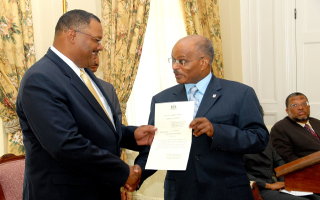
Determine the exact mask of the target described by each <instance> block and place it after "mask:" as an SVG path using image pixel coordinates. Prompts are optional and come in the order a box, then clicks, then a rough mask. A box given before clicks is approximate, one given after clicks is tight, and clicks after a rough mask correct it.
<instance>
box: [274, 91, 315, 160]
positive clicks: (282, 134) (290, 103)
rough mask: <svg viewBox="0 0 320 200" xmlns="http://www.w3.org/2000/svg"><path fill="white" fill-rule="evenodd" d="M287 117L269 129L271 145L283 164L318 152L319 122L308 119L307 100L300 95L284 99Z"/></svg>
mask: <svg viewBox="0 0 320 200" xmlns="http://www.w3.org/2000/svg"><path fill="white" fill-rule="evenodd" d="M286 112H287V113H288V116H287V117H285V118H284V119H282V120H280V121H279V122H277V123H276V124H275V125H274V126H273V127H272V129H271V133H270V135H271V141H272V145H273V147H274V148H275V150H276V151H277V153H278V154H279V155H280V156H281V157H282V159H283V160H284V161H285V162H291V161H293V160H296V159H298V158H301V157H304V156H306V155H309V154H311V153H314V152H317V151H320V120H318V119H315V118H312V117H310V105H309V102H308V98H307V97H306V96H305V95H304V94H302V93H300V92H295V93H292V94H290V95H289V96H288V97H287V99H286Z"/></svg>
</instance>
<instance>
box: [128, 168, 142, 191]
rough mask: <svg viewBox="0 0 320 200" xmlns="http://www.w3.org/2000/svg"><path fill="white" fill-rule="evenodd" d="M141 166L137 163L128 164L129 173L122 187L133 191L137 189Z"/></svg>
mask: <svg viewBox="0 0 320 200" xmlns="http://www.w3.org/2000/svg"><path fill="white" fill-rule="evenodd" d="M141 173H142V170H141V167H140V166H139V165H134V166H130V174H129V177H128V179H127V182H126V184H125V185H124V189H125V190H126V191H129V192H133V191H134V190H136V189H137V187H138V185H139V183H140V178H141Z"/></svg>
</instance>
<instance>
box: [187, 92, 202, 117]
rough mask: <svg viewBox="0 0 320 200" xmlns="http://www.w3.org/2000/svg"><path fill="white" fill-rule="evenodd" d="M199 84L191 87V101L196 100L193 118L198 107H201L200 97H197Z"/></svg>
mask: <svg viewBox="0 0 320 200" xmlns="http://www.w3.org/2000/svg"><path fill="white" fill-rule="evenodd" d="M198 91H199V90H198V88H197V86H193V87H192V88H190V99H189V100H190V101H194V111H193V118H194V117H195V116H196V114H197V111H198V108H199V104H200V102H199V98H197V96H196V94H197V92H198Z"/></svg>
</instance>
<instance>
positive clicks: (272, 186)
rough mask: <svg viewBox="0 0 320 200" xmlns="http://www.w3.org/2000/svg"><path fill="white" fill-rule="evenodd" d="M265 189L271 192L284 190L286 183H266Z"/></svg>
mask: <svg viewBox="0 0 320 200" xmlns="http://www.w3.org/2000/svg"><path fill="white" fill-rule="evenodd" d="M265 188H266V189H269V190H280V189H282V188H284V182H275V183H266V185H265Z"/></svg>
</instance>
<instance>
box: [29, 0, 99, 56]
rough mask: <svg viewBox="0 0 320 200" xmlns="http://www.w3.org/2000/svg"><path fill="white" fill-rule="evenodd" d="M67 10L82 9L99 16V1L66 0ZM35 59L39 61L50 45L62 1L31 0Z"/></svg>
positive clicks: (60, 12)
mask: <svg viewBox="0 0 320 200" xmlns="http://www.w3.org/2000/svg"><path fill="white" fill-rule="evenodd" d="M67 2H68V4H67V5H68V7H67V10H72V9H83V10H86V11H88V12H91V13H93V14H95V15H97V16H98V17H100V16H101V1H100V0H90V1H87V0H67ZM31 6H32V16H33V22H34V23H33V28H34V43H35V51H36V58H37V60H39V59H40V58H41V57H42V56H43V55H44V54H45V53H46V52H47V50H48V48H49V47H50V46H51V45H52V42H53V36H54V28H55V25H56V24H57V21H58V19H59V17H60V16H61V15H62V14H63V10H62V0H59V1H57V0H55V1H52V0H31Z"/></svg>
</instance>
